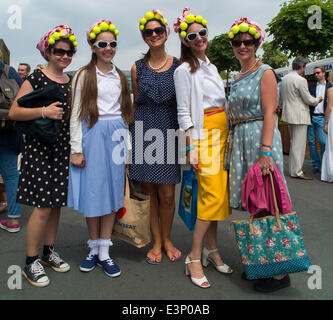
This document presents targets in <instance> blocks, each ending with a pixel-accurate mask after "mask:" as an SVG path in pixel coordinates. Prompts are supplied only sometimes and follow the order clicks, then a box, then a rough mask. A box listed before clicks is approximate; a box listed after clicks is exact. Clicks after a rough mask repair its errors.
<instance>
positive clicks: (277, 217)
mask: <svg viewBox="0 0 333 320" xmlns="http://www.w3.org/2000/svg"><path fill="white" fill-rule="evenodd" d="M269 179H270V181H271V186H272V191H273V200H274V207H275V217H276V221H277V224H278V227H279V230H280V231H281V230H282V225H281V221H280V210H279V206H278V204H277V200H276V193H275V187H274V181H273V175H272V173H271V172H269ZM253 219H254V216H251V217H250V234H251V235H254V232H253Z"/></svg>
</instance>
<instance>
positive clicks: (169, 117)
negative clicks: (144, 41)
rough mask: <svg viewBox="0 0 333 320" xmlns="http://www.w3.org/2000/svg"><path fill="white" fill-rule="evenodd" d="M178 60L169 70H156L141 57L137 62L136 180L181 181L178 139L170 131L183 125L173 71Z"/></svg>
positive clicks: (132, 168) (132, 167) (133, 169)
mask: <svg viewBox="0 0 333 320" xmlns="http://www.w3.org/2000/svg"><path fill="white" fill-rule="evenodd" d="M178 65H179V64H178V60H177V59H176V58H174V59H173V64H172V66H171V67H170V69H169V70H167V71H165V72H155V71H153V70H152V69H150V68H148V66H147V65H146V64H145V62H144V61H143V60H142V59H141V60H139V61H137V62H136V72H137V84H138V94H137V97H136V101H135V102H136V109H135V114H134V118H135V124H133V125H130V127H129V129H130V132H131V136H132V158H131V164H130V166H129V169H130V177H131V179H132V180H136V181H140V182H147V183H157V184H177V183H179V182H180V179H181V172H180V165H179V164H178V141H177V138H175V139H173V138H171V139H170V132H171V134H172V130H174V132H176V131H177V129H178V128H179V125H178V120H177V101H176V90H175V84H174V80H173V74H174V71H175V70H176V68H177V67H178ZM170 130H171V131H170Z"/></svg>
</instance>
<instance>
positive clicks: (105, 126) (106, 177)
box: [67, 117, 127, 218]
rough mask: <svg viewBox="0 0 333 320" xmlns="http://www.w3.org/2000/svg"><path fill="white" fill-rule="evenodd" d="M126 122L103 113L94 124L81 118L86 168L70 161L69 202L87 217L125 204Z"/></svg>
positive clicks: (68, 203)
mask: <svg viewBox="0 0 333 320" xmlns="http://www.w3.org/2000/svg"><path fill="white" fill-rule="evenodd" d="M126 132H127V126H126V124H125V123H124V121H123V119H122V118H121V117H119V118H110V117H100V118H99V120H98V122H97V123H96V124H95V125H94V126H93V127H92V128H91V129H88V126H87V124H86V122H85V121H83V122H82V152H83V155H84V157H85V160H86V165H85V167H84V168H79V167H76V166H73V165H72V164H70V168H69V182H68V200H67V206H68V207H71V208H73V209H74V210H77V211H79V212H81V213H83V214H84V216H85V217H87V218H92V217H100V216H104V215H106V214H111V213H112V211H115V212H116V211H118V210H119V209H120V208H122V207H123V200H124V187H125V161H126V157H127V145H126Z"/></svg>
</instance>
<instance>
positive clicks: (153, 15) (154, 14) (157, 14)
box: [139, 9, 170, 38]
mask: <svg viewBox="0 0 333 320" xmlns="http://www.w3.org/2000/svg"><path fill="white" fill-rule="evenodd" d="M151 20H157V21H159V22H160V23H161V24H162V26H164V28H165V30H166V35H167V38H168V37H169V34H170V27H169V24H168V21H167V19H166V18H165V17H164V15H163V13H162V12H161V11H160V10H158V9H153V10H151V11H147V12H146V14H145V15H144V16H143V17H142V18H141V19H140V21H139V30H140V32H141V35H142V38H144V37H143V30H144V29H145V27H146V24H147V23H148V22H149V21H151Z"/></svg>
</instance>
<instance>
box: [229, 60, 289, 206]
mask: <svg viewBox="0 0 333 320" xmlns="http://www.w3.org/2000/svg"><path fill="white" fill-rule="evenodd" d="M269 69H272V68H271V67H270V66H268V65H262V66H260V67H259V68H258V69H256V70H255V71H253V72H252V73H249V74H247V75H246V76H244V77H241V78H239V79H237V80H235V81H234V82H233V83H232V85H231V92H230V99H229V115H230V117H231V120H232V121H235V120H236V121H243V120H244V122H243V123H239V124H237V125H235V126H234V135H233V140H232V152H231V158H230V169H229V188H230V206H231V207H233V208H239V207H241V204H242V195H241V189H242V183H243V180H244V178H245V176H246V174H247V173H248V171H249V169H250V167H251V166H252V165H253V164H255V163H256V162H257V161H258V159H259V150H260V146H261V134H262V127H263V121H262V120H257V121H251V119H253V118H257V117H263V113H262V109H261V99H260V83H261V78H262V76H263V74H264V72H265V71H266V70H269ZM245 121H249V122H245ZM272 147H273V149H272V153H273V164H274V165H275V166H276V167H277V168H278V170H279V171H280V173H281V175H282V178H283V180H284V181H286V180H285V176H284V173H283V154H282V143H281V135H280V131H279V129H278V122H277V117H276V121H275V128H274V138H273V143H272Z"/></svg>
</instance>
